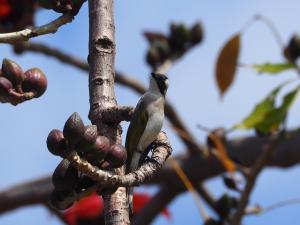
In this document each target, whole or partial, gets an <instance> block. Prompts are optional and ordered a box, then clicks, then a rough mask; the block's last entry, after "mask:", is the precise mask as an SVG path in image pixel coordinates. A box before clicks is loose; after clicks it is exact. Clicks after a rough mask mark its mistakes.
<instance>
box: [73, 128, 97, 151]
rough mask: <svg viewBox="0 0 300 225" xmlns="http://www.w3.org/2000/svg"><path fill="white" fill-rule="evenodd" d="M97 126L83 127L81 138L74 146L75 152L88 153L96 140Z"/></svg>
mask: <svg viewBox="0 0 300 225" xmlns="http://www.w3.org/2000/svg"><path fill="white" fill-rule="evenodd" d="M97 135H98V132H97V126H96V125H89V126H86V127H85V131H84V133H83V137H82V139H81V140H80V142H79V144H78V145H77V146H76V150H77V151H79V152H88V151H89V150H90V149H91V147H92V145H93V144H94V143H95V142H96V139H97Z"/></svg>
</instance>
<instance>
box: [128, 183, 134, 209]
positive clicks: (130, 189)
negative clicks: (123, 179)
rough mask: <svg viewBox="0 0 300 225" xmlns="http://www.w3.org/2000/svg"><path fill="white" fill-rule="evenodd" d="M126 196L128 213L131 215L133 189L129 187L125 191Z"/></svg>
mask: <svg viewBox="0 0 300 225" xmlns="http://www.w3.org/2000/svg"><path fill="white" fill-rule="evenodd" d="M127 196H128V205H129V213H130V215H132V214H133V187H129V188H128V191H127Z"/></svg>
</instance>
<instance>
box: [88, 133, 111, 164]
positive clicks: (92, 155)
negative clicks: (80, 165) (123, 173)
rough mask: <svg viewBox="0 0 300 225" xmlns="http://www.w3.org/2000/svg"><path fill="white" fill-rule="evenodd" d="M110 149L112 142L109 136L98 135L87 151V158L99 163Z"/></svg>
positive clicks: (93, 162)
mask: <svg viewBox="0 0 300 225" xmlns="http://www.w3.org/2000/svg"><path fill="white" fill-rule="evenodd" d="M109 151H110V143H109V140H108V138H107V137H104V136H98V137H97V139H96V141H95V143H94V144H93V146H92V147H91V150H90V152H88V153H87V155H86V159H87V160H88V161H89V162H91V163H92V164H95V165H97V164H99V163H100V162H101V161H102V160H103V159H104V158H105V157H106V156H107V154H108V152H109Z"/></svg>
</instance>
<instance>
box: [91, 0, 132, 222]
mask: <svg viewBox="0 0 300 225" xmlns="http://www.w3.org/2000/svg"><path fill="white" fill-rule="evenodd" d="M88 3H89V56H88V62H89V92H90V113H89V118H90V119H91V121H92V123H94V124H96V125H97V127H98V131H99V132H100V134H101V135H104V136H106V137H108V138H109V139H110V141H111V142H112V143H121V128H120V126H119V124H118V123H111V122H110V121H105V120H103V118H102V112H105V111H106V110H108V109H110V108H114V107H116V106H117V100H116V97H115V92H114V79H115V65H114V63H115V25H114V17H113V16H114V15H113V7H114V4H113V0H89V1H88ZM116 173H117V174H119V175H123V174H124V168H123V167H122V168H121V169H118V170H116ZM103 199H104V202H105V209H104V212H105V223H106V224H107V225H110V224H111V225H117V224H130V221H129V214H128V204H127V198H126V188H124V187H120V188H118V189H117V191H116V192H115V193H113V194H105V195H104V196H103Z"/></svg>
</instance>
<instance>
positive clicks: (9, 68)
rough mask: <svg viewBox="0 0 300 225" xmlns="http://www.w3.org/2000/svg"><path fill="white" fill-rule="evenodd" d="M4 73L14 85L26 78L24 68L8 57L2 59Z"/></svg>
mask: <svg viewBox="0 0 300 225" xmlns="http://www.w3.org/2000/svg"><path fill="white" fill-rule="evenodd" d="M2 73H3V76H4V77H6V78H7V79H8V80H10V81H11V83H12V84H13V86H14V87H16V86H18V85H20V84H21V83H22V82H23V80H24V79H25V76H24V73H23V70H22V68H21V67H20V66H19V65H18V64H17V63H16V62H14V61H12V60H9V59H6V58H5V59H3V61H2Z"/></svg>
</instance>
